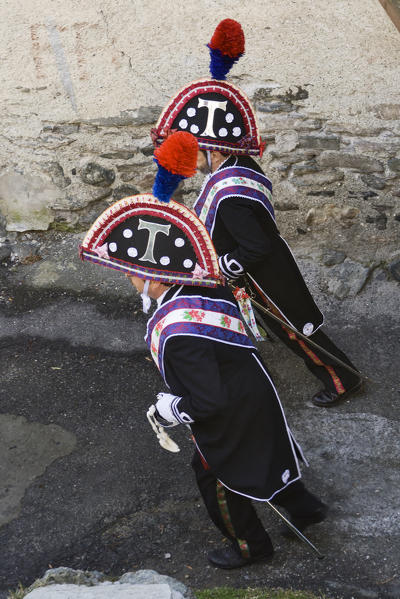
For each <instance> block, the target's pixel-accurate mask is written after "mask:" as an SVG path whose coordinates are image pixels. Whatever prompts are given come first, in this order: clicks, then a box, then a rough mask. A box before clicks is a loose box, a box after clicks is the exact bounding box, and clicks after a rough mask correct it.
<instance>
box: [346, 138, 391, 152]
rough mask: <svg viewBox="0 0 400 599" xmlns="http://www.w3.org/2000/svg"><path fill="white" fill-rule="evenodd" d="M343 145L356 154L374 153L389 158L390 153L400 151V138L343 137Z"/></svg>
mask: <svg viewBox="0 0 400 599" xmlns="http://www.w3.org/2000/svg"><path fill="white" fill-rule="evenodd" d="M342 143H343V144H344V145H346V146H348V147H349V148H350V149H351V150H352V151H354V152H361V153H362V152H374V153H380V154H382V155H383V156H385V157H386V156H387V154H388V153H389V152H397V151H399V150H400V137H397V136H380V137H345V136H343V137H342Z"/></svg>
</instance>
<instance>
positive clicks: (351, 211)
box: [306, 204, 359, 228]
mask: <svg viewBox="0 0 400 599" xmlns="http://www.w3.org/2000/svg"><path fill="white" fill-rule="evenodd" d="M358 214H359V210H358V208H355V207H353V206H338V205H336V204H324V205H323V206H314V207H313V208H310V210H309V211H308V213H307V216H306V223H307V226H309V227H322V226H331V224H332V222H336V223H338V224H339V225H341V226H342V227H346V228H347V227H350V226H351V225H353V224H354V221H355V219H356V217H357V216H358Z"/></svg>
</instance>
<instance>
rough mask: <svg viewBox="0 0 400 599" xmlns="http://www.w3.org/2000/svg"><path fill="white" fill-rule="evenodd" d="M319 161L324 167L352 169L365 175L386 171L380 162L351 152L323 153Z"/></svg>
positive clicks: (328, 151) (329, 151)
mask: <svg viewBox="0 0 400 599" xmlns="http://www.w3.org/2000/svg"><path fill="white" fill-rule="evenodd" d="M317 160H318V163H319V164H320V165H321V166H322V167H328V168H334V167H339V168H351V169H355V170H357V171H361V172H363V173H373V172H377V173H382V172H383V171H384V166H383V164H382V162H380V161H379V160H376V159H375V158H371V157H370V156H365V155H362V154H352V153H350V152H336V151H332V150H327V151H325V152H322V153H321V154H320V156H319V157H318V159H317Z"/></svg>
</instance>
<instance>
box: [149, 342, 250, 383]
mask: <svg viewBox="0 0 400 599" xmlns="http://www.w3.org/2000/svg"><path fill="white" fill-rule="evenodd" d="M173 337H198V338H199V339H209V340H210V341H215V342H216V343H224V344H225V345H233V346H234V347H242V348H243V349H249V350H251V351H252V352H253V351H254V350H255V349H256V348H255V347H254V345H242V344H241V343H233V342H232V341H222V340H219V339H215V337H209V336H208V335H195V334H193V333H176V334H175V335H169V336H168V339H167V340H166V341H165V343H164V346H163V349H162V354H161V356H160V360H159V363H160V364H161V363H162V365H163V371H164V376H163V379H164V381H165V382H166V383H167V379H166V378H165V365H164V351H165V346H166V345H167V343H168V341H169V340H170V339H172V338H173ZM246 337H248V335H246ZM160 372H161V370H160ZM167 385H168V383H167ZM168 387H169V385H168Z"/></svg>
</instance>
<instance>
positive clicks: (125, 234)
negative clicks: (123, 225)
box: [122, 229, 133, 239]
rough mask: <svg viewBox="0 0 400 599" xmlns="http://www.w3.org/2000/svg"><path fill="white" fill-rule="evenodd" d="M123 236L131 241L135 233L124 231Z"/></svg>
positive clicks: (128, 230)
mask: <svg viewBox="0 0 400 599" xmlns="http://www.w3.org/2000/svg"><path fill="white" fill-rule="evenodd" d="M122 235H123V236H124V237H125V239H130V238H131V237H132V235H133V233H132V231H131V230H130V229H124V230H123V232H122Z"/></svg>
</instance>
